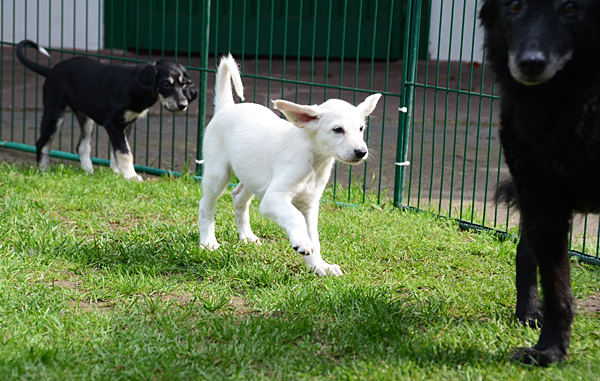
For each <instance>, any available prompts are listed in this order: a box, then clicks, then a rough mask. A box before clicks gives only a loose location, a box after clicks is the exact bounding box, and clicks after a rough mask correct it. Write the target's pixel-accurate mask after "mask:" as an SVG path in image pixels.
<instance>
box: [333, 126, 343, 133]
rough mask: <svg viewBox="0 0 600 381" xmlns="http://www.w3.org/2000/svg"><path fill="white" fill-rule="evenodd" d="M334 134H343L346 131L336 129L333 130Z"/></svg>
mask: <svg viewBox="0 0 600 381" xmlns="http://www.w3.org/2000/svg"><path fill="white" fill-rule="evenodd" d="M333 132H335V133H336V134H343V133H344V129H343V128H342V127H336V128H334V129H333Z"/></svg>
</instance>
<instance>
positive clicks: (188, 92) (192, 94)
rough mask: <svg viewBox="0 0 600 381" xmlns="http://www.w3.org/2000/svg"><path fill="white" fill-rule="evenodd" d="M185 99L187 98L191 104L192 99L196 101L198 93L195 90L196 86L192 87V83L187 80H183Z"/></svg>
mask: <svg viewBox="0 0 600 381" xmlns="http://www.w3.org/2000/svg"><path fill="white" fill-rule="evenodd" d="M185 97H186V98H187V100H188V102H191V101H193V100H194V99H196V97H198V91H197V90H196V86H195V85H194V82H193V81H192V80H191V79H189V78H187V79H186V80H185Z"/></svg>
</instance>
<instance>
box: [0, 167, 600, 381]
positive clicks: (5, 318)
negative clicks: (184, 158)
mask: <svg viewBox="0 0 600 381" xmlns="http://www.w3.org/2000/svg"><path fill="white" fill-rule="evenodd" d="M200 195H201V188H200V185H199V184H198V183H196V182H194V181H193V180H191V179H186V178H184V179H170V178H161V179H155V180H150V181H145V182H143V183H135V182H128V181H125V180H123V179H122V178H120V177H118V176H116V175H114V174H112V173H111V172H110V171H109V170H103V169H100V170H98V172H97V173H96V174H94V175H93V176H88V175H85V174H84V173H82V172H81V171H80V170H78V169H76V168H74V167H71V166H60V165H59V166H56V167H53V168H52V169H51V171H49V172H46V173H43V172H39V171H37V170H35V169H31V168H28V167H21V166H12V165H7V164H3V165H1V166H0V237H1V239H0V340H1V344H2V350H1V351H0V375H1V378H2V380H16V379H18V380H93V379H100V380H108V379H110V380H190V379H210V380H218V379H249V380H262V379H277V380H279V379H289V380H303V379H311V380H313V379H319V380H320V379H343V380H366V379H371V380H396V379H402V380H418V379H426V380H432V379H433V380H455V379H465V380H466V379H469V380H470V379H473V380H478V379H485V380H508V379H510V380H536V379H539V380H548V379H550V380H574V379H594V378H596V377H597V375H598V373H599V372H600V324H598V323H599V321H598V320H599V317H598V315H595V314H589V313H587V314H578V315H577V316H576V318H575V323H574V326H573V339H572V343H571V348H570V355H569V357H568V359H567V360H566V361H565V362H563V363H561V364H558V365H554V366H551V367H549V368H547V369H539V368H535V367H529V366H524V365H518V364H513V363H511V362H510V361H509V357H510V354H511V353H512V352H513V351H514V350H515V349H516V348H517V347H519V346H523V345H532V344H533V343H535V342H536V340H537V337H538V334H539V331H535V330H531V329H525V328H522V327H520V326H519V325H518V324H517V323H516V322H515V320H514V318H513V308H514V303H515V289H514V281H513V278H514V268H513V262H514V251H515V245H514V244H513V243H511V242H504V243H502V242H498V241H497V240H495V239H494V238H493V237H491V236H489V235H486V234H477V233H472V232H462V231H460V230H459V229H458V227H457V224H456V223H454V222H452V221H447V220H444V219H438V218H435V217H433V216H431V215H429V214H424V213H423V214H416V213H409V212H402V211H400V210H396V209H393V208H391V207H390V206H389V204H386V205H384V207H383V208H380V207H376V206H373V205H372V202H371V201H368V202H367V204H365V205H364V206H359V207H336V206H335V205H334V204H332V203H331V202H330V201H329V202H328V201H327V200H330V199H331V190H328V192H327V193H326V195H325V197H324V199H325V200H324V202H323V203H322V211H321V218H320V232H321V240H322V246H323V247H322V252H323V257H324V258H325V260H327V261H329V262H334V263H338V264H339V265H340V266H341V267H342V270H343V271H344V272H345V276H344V277H339V278H333V277H326V278H318V277H316V276H315V275H313V274H312V273H310V272H309V271H307V270H306V268H305V265H304V261H303V260H302V258H301V257H300V256H299V255H298V254H297V253H295V252H293V250H292V249H291V248H290V245H289V241H288V238H287V237H286V236H285V233H284V232H283V231H282V230H281V229H280V228H279V227H278V226H277V225H275V224H274V223H273V222H271V221H269V220H267V219H265V218H262V217H261V216H260V215H259V213H258V206H257V205H258V203H257V202H256V201H255V202H253V206H252V210H251V213H252V224H253V228H254V231H255V233H256V234H257V235H258V236H259V237H261V239H262V243H263V245H262V246H255V245H243V244H240V243H239V242H238V241H237V235H236V230H235V226H234V218H233V211H232V205H231V197H230V196H229V195H225V196H224V197H223V198H222V199H221V202H220V206H219V209H218V214H217V238H218V239H219V241H220V242H221V243H222V246H221V248H220V249H219V250H217V251H216V252H208V251H205V250H201V249H200V248H199V246H198V240H199V236H198V231H197V225H196V220H197V205H198V200H199V199H200ZM572 279H573V289H574V293H575V296H576V297H577V298H579V299H585V298H587V297H589V296H590V295H593V294H597V293H598V288H599V286H600V269H599V268H596V267H589V266H584V265H579V264H577V263H575V262H573V276H572Z"/></svg>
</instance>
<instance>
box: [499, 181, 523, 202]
mask: <svg viewBox="0 0 600 381" xmlns="http://www.w3.org/2000/svg"><path fill="white" fill-rule="evenodd" d="M494 201H496V204H499V203H502V204H506V205H507V206H508V207H509V208H514V207H517V208H518V207H519V195H518V194H517V189H516V188H515V183H514V182H513V181H512V179H510V180H504V181H502V182H501V183H500V184H498V189H496V194H495V195H494Z"/></svg>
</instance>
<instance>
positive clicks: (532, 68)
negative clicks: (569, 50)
mask: <svg viewBox="0 0 600 381" xmlns="http://www.w3.org/2000/svg"><path fill="white" fill-rule="evenodd" d="M547 64H548V62H547V60H546V57H545V56H544V53H542V52H540V51H533V52H525V53H524V54H522V55H521V57H520V59H519V69H520V70H521V72H522V73H523V74H525V75H528V76H530V77H535V76H537V75H540V74H541V73H542V72H543V71H544V69H546V65H547Z"/></svg>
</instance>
